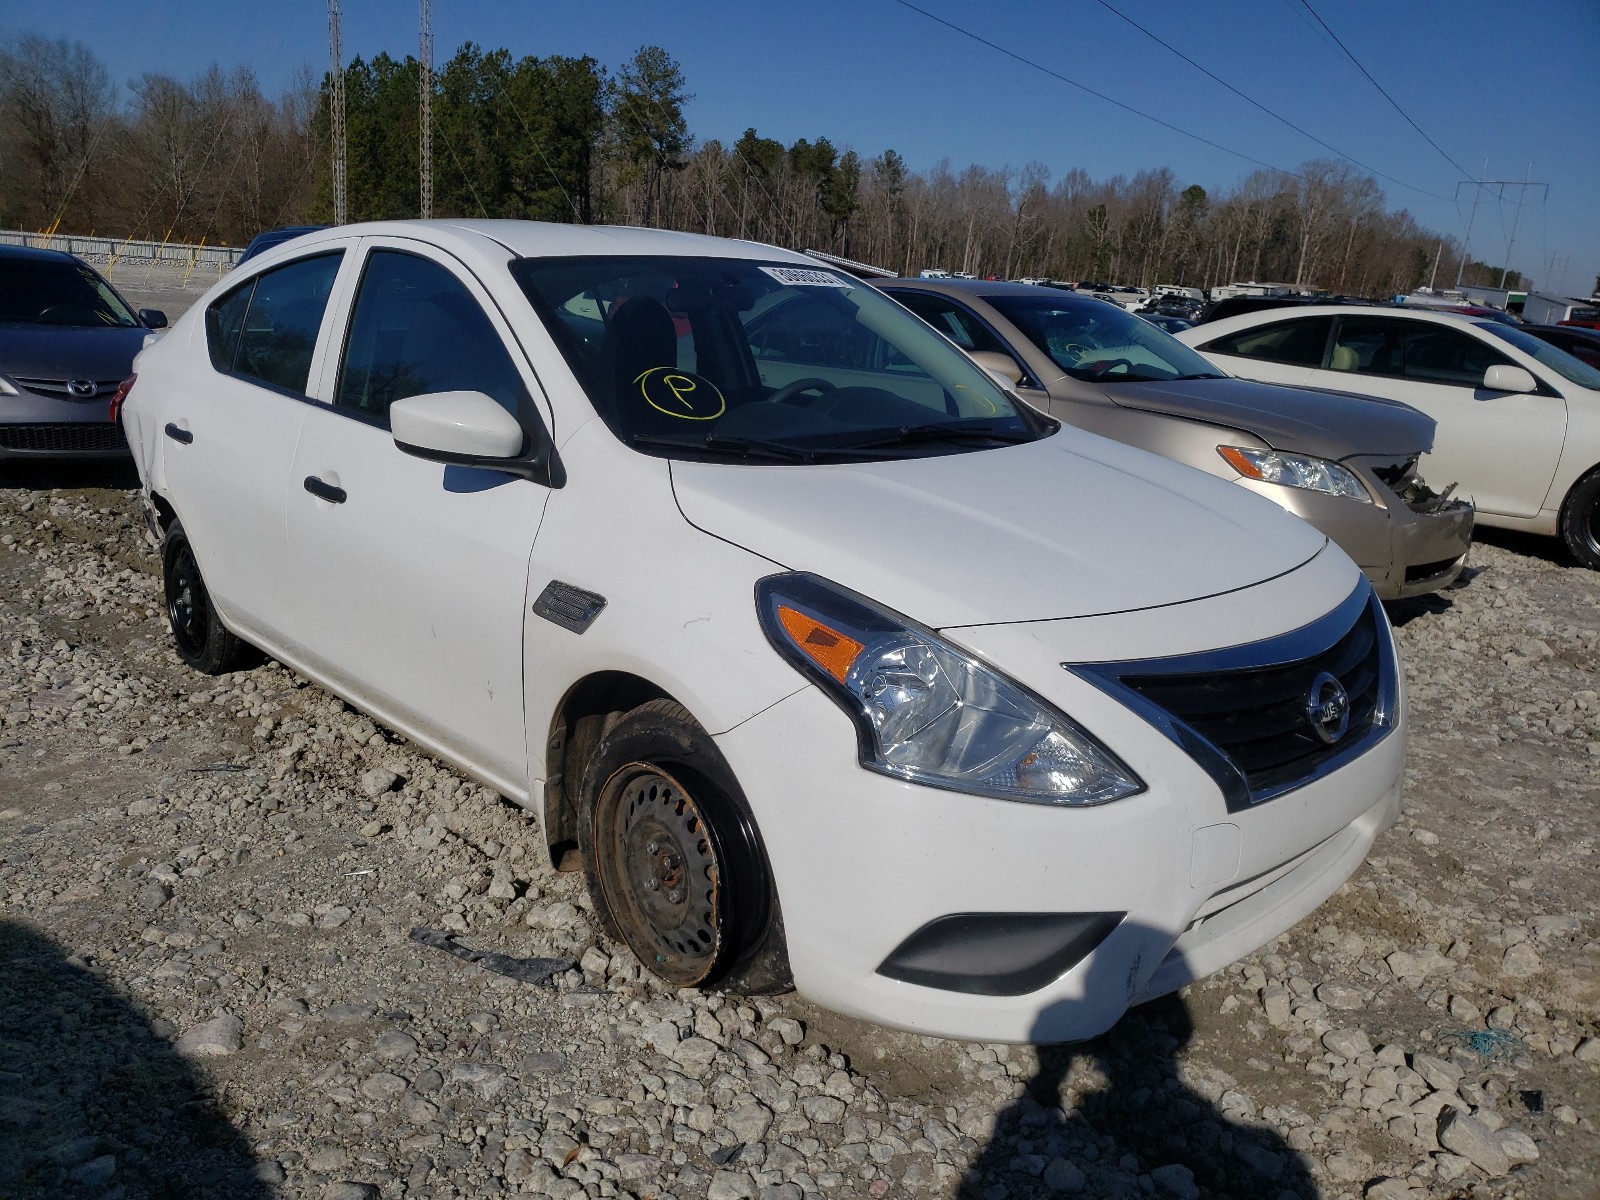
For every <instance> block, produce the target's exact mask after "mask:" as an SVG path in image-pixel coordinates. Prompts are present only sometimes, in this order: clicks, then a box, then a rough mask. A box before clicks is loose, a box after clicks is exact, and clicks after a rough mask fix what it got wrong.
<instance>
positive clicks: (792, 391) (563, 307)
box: [512, 257, 1056, 461]
mask: <svg viewBox="0 0 1600 1200" xmlns="http://www.w3.org/2000/svg"><path fill="white" fill-rule="evenodd" d="M512 273H513V274H514V275H515V277H516V279H517V281H518V282H519V283H520V284H521V286H522V288H523V291H524V292H525V293H526V294H527V296H528V298H529V299H530V301H531V302H532V303H533V305H534V307H535V309H536V310H537V311H538V313H539V315H540V316H541V318H542V319H543V320H544V323H545V325H546V327H547V328H548V329H549V330H550V333H551V336H552V337H553V338H554V339H555V342H556V344H557V346H558V347H560V349H561V352H562V354H563V356H564V357H565V358H566V361H567V363H568V365H569V366H570V367H571V368H572V372H573V374H574V375H575V376H576V377H577V378H578V381H579V382H580V383H581V384H582V386H583V388H584V391H585V393H586V394H587V395H588V397H589V400H590V401H591V403H593V405H594V407H595V411H596V412H598V413H599V414H600V416H601V417H602V418H603V419H604V420H605V422H606V424H607V425H608V426H609V427H610V428H611V430H612V431H613V432H614V433H615V434H616V435H617V436H618V437H619V438H620V439H622V440H623V441H624V442H627V443H628V444H630V445H632V446H634V447H635V448H636V449H639V450H641V451H644V452H646V453H654V454H665V455H668V456H691V457H706V456H713V457H717V456H726V455H738V456H741V457H748V458H755V459H770V460H776V461H812V460H823V459H827V460H837V459H839V458H851V459H859V458H891V457H899V456H902V455H905V454H909V453H916V454H935V453H954V452H958V451H962V450H975V449H984V448H987V447H990V446H994V445H1000V444H1005V443H1009V442H1019V441H1032V440H1033V439H1034V438H1037V437H1040V436H1043V435H1044V434H1047V433H1049V432H1052V431H1053V430H1054V429H1055V428H1056V426H1055V424H1054V423H1053V422H1051V421H1049V420H1048V418H1044V417H1042V416H1040V415H1039V414H1038V413H1035V412H1034V411H1033V410H1031V409H1028V408H1027V407H1026V406H1024V405H1022V404H1020V403H1019V402H1017V401H1014V400H1013V399H1012V398H1011V397H1010V396H1009V395H1008V394H1007V392H1006V391H1005V390H1004V389H1003V388H1002V387H1001V386H1000V385H999V384H998V383H997V382H996V381H995V380H994V379H993V378H992V377H991V376H990V375H989V374H988V373H987V372H985V371H983V370H981V369H980V368H979V367H977V366H976V365H975V364H974V363H973V362H972V361H971V360H970V359H968V358H967V357H966V356H965V355H964V354H962V353H961V352H960V351H959V350H957V349H956V348H955V347H953V346H952V345H950V343H949V342H947V341H946V340H945V339H944V338H942V337H940V336H939V335H938V334H937V333H935V332H934V331H933V330H932V329H930V328H928V326H927V325H925V324H924V323H923V322H922V321H921V320H919V319H918V318H917V317H915V316H913V315H912V314H910V313H908V312H907V311H906V310H905V309H903V308H901V307H900V306H899V305H898V304H896V303H894V302H893V301H892V300H890V299H888V298H887V297H885V296H884V295H882V294H881V293H879V292H877V291H876V290H874V289H873V288H870V287H867V286H866V285H864V284H862V283H861V282H860V281H859V280H855V279H852V278H850V277H849V276H847V275H843V274H840V273H838V272H835V271H832V270H828V269H825V268H821V267H815V268H814V267H804V266H796V265H793V264H788V263H761V262H754V261H748V260H743V259H713V258H677V257H672V258H665V257H662V258H656V257H648V258H647V257H639V258H620V257H617V258H611V257H605V258H567V259H523V260H521V261H519V262H517V263H515V264H513V266H512Z"/></svg>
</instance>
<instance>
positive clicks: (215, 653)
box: [115, 221, 1594, 1042]
mask: <svg viewBox="0 0 1600 1200" xmlns="http://www.w3.org/2000/svg"><path fill="white" fill-rule="evenodd" d="M923 274H924V276H927V275H928V274H929V272H924V273H923ZM1366 311H1369V312H1370V311H1373V310H1366ZM1262 315H1263V316H1264V317H1269V318H1271V319H1279V318H1281V314H1262ZM1294 315H1295V317H1296V318H1298V317H1300V316H1301V315H1302V314H1301V313H1300V312H1298V311H1297V312H1296V313H1295V314H1294ZM1305 315H1310V310H1307V312H1306V314H1305ZM1336 319H1337V320H1342V319H1344V313H1343V310H1339V313H1338V316H1337V317H1336ZM1434 319H1435V320H1439V321H1446V322H1452V323H1455V324H1459V325H1461V326H1463V327H1465V326H1469V325H1471V324H1472V322H1470V321H1468V320H1467V318H1464V317H1435V318H1434ZM1452 327H1454V326H1452ZM1493 328H1494V329H1495V330H1496V331H1497V332H1496V334H1495V336H1497V337H1500V338H1502V339H1504V338H1509V337H1518V338H1520V337H1522V336H1523V335H1521V334H1520V333H1518V332H1517V331H1514V330H1506V329H1503V328H1502V327H1499V326H1495V327H1493ZM1198 332H1204V333H1205V334H1206V335H1207V336H1208V337H1209V336H1211V335H1214V334H1216V333H1218V332H1221V333H1223V334H1227V333H1229V332H1231V331H1230V330H1229V329H1226V328H1221V327H1219V326H1204V327H1200V328H1199V329H1197V330H1192V331H1188V332H1187V333H1185V335H1184V336H1185V338H1188V337H1190V335H1191V334H1193V333H1198ZM1302 336H1303V337H1309V336H1310V335H1302ZM1529 341H1530V343H1531V342H1532V339H1529ZM1340 344H1343V343H1340ZM1533 344H1536V345H1538V346H1541V347H1543V351H1542V352H1541V353H1544V354H1545V355H1546V358H1547V359H1548V360H1549V361H1548V362H1546V363H1544V365H1543V368H1542V369H1544V370H1545V371H1547V372H1554V374H1555V375H1556V376H1558V377H1562V378H1565V376H1563V374H1562V372H1563V370H1564V368H1562V367H1560V366H1550V365H1549V362H1554V361H1556V360H1557V359H1559V360H1563V361H1570V360H1567V357H1566V356H1565V355H1564V354H1562V352H1561V351H1559V350H1556V349H1555V348H1554V347H1550V346H1546V345H1545V344H1544V343H1533ZM1350 345H1352V346H1357V342H1355V341H1352V342H1350ZM1360 345H1365V343H1364V342H1363V343H1360ZM1514 348H1515V347H1514ZM1357 350H1358V355H1359V346H1357ZM1211 353H1213V350H1212V348H1210V347H1209V345H1208V346H1205V347H1201V348H1200V349H1198V350H1197V349H1196V348H1193V347H1191V346H1188V345H1185V344H1184V343H1183V342H1181V341H1178V340H1175V339H1174V338H1172V337H1170V336H1168V335H1167V334H1166V333H1164V332H1162V331H1161V330H1160V329H1158V328H1156V327H1155V326H1154V325H1152V324H1151V323H1150V322H1148V321H1146V320H1144V319H1143V318H1141V317H1138V316H1135V315H1133V314H1132V313H1130V312H1126V311H1124V310H1122V309H1121V308H1120V307H1117V306H1114V305H1112V304H1107V303H1105V302H1103V301H1102V300H1099V299H1095V298H1092V297H1090V296H1085V295H1072V294H1070V293H1069V292H1065V291H1061V290H1058V289H1053V288H1052V289H1047V288H1042V287H1038V286H1032V285H1025V284H1007V283H1000V282H989V281H977V280H960V279H956V278H945V277H935V278H922V279H895V280H882V281H878V282H877V284H876V286H874V285H869V284H867V283H865V282H863V281H862V280H859V279H856V278H852V277H851V276H849V275H846V274H843V273H842V272H840V271H838V270H836V269H833V268H832V267H829V266H826V265H821V264H819V263H818V262H817V261H816V260H814V259H810V258H807V257H804V256H801V255H798V254H793V253H789V252H787V251H782V250H778V249H775V248H768V247H758V246H752V245H751V244H749V243H746V242H735V241H726V240H722V239H717V238H710V237H699V236H693V235H686V234H680V233H673V232H664V231H653V230H620V229H604V230H601V229H593V228H585V227H580V226H565V225H541V224H535V223H528V222H513V221H476V222H474V221H451V222H393V223H378V224H370V225H355V226H347V227H341V228H330V229H324V230H313V231H309V232H303V233H300V234H299V235H298V236H295V237H294V238H292V239H289V240H286V241H284V242H282V243H281V244H279V245H277V246H274V247H271V248H269V249H266V250H264V251H263V252H261V253H260V254H259V255H257V256H253V257H251V258H250V259H249V261H247V262H245V263H243V264H241V265H240V266H239V267H238V268H236V269H235V271H234V272H233V273H232V274H230V275H229V276H228V277H227V278H226V279H224V280H222V281H220V282H219V283H218V284H217V285H216V286H215V287H214V288H212V289H211V290H210V291H209V292H208V293H207V294H206V295H205V296H204V297H203V298H202V299H201V300H200V301H199V302H198V303H196V304H195V305H194V307H193V308H191V309H190V310H189V311H188V312H187V313H186V314H185V315H184V316H183V317H182V318H180V319H179V320H178V321H177V323H176V324H175V326H174V328H173V329H172V330H171V331H170V332H169V333H167V334H165V335H164V336H162V337H160V338H159V339H154V340H152V341H151V342H149V344H147V345H146V346H145V348H144V350H143V351H142V353H140V354H139V356H138V359H137V361H136V363H135V371H136V375H135V377H134V378H133V379H132V380H131V385H130V386H127V387H124V388H123V389H121V391H120V392H119V395H120V396H121V397H123V401H122V404H121V408H120V412H119V413H118V414H117V415H116V418H115V419H116V420H117V421H118V422H120V425H121V427H122V428H124V429H126V431H127V436H128V442H129V445H130V447H131V450H132V453H133V457H134V461H135V463H136V465H137V468H138V472H139V477H140V481H141V490H142V494H143V498H144V501H145V506H146V511H147V515H148V518H149V521H150V526H151V531H152V534H153V536H155V537H156V538H157V539H158V540H159V542H160V545H161V558H162V568H163V583H164V588H165V596H166V607H167V614H168V618H169V623H170V625H171V628H172V634H173V638H174V643H175V646H176V648H177V651H178V653H179V655H180V656H181V657H182V658H183V660H184V661H185V662H187V663H188V664H190V665H191V666H192V667H194V668H195V669H197V670H200V671H203V672H208V673H220V672H224V671H227V670H230V669H232V668H233V667H234V666H236V665H237V664H239V663H240V662H241V661H242V659H243V656H244V654H245V652H246V650H247V648H248V647H251V646H253V647H257V648H259V649H260V650H263V651H265V652H267V653H269V654H271V655H273V656H274V657H276V658H278V659H280V660H281V661H283V662H284V663H286V664H288V665H290V666H291V667H293V668H294V669H295V670H297V671H299V672H301V673H303V674H305V675H306V676H308V677H310V678H312V679H315V680H317V681H319V682H320V683H321V684H322V685H323V686H325V687H327V688H328V689H329V690H330V691H332V692H334V693H336V694H338V695H340V696H342V697H344V698H345V699H346V700H348V701H349V702H350V703H352V704H354V705H356V706H358V707H360V708H361V709H363V710H364V711H366V712H368V713H370V714H372V715H373V716H374V717H376V718H378V719H380V720H382V721H383V722H385V723H386V724H388V725H389V726H391V727H392V728H394V729H396V730H398V731H400V732H401V733H403V734H405V735H406V736H408V737H410V738H411V739H413V740H414V741H416V742H417V743H419V744H420V745H422V746H425V747H427V748H428V749H430V750H431V751H433V752H434V753H436V754H438V755H440V756H441V757H443V758H445V759H447V760H449V761H451V762H452V763H454V764H456V765H457V766H458V767H460V768H461V769H462V770H464V771H466V772H467V773H468V774H469V775H471V776H473V777H474V778H476V779H478V780H480V781H481V782H483V783H484V784H485V785H486V786H489V787H492V788H494V789H496V790H497V791H499V792H500V793H501V794H502V795H504V796H506V797H507V798H509V799H510V800H512V801H513V802H515V803H518V804H520V805H522V806H524V807H525V808H527V809H528V810H529V812H530V813H531V814H532V815H533V816H534V817H535V818H536V820H537V828H538V829H539V831H540V833H541V835H542V838H543V848H544V849H545V850H546V851H547V852H548V854H549V857H550V859H551V861H552V862H560V861H562V859H563V858H564V857H565V854H566V852H567V851H568V850H574V851H576V859H577V861H579V862H581V864H582V869H583V870H584V872H585V874H586V878H587V882H588V885H589V890H590V895H591V897H592V899H593V901H594V907H595V910H596V912H597V913H598V914H599V917H600V919H601V921H602V923H603V924H604V927H605V929H606V931H607V933H608V935H609V936H611V937H612V938H614V939H615V940H617V941H619V942H621V943H623V944H625V945H627V946H628V947H629V948H630V949H631V950H632V951H633V953H634V954H635V955H636V956H637V957H638V958H639V960H640V962H641V963H642V964H644V965H645V966H646V967H647V968H648V969H650V970H652V971H654V972H655V973H656V974H657V975H659V976H660V977H662V978H663V979H665V980H667V981H668V982H670V983H673V984H677V985H680V986H700V987H710V986H720V987H727V988H732V989H736V990H741V989H742V990H747V991H768V990H778V989H782V988H786V987H788V986H791V985H792V986H795V987H798V988H799V989H800V990H801V991H802V992H804V993H806V994H807V995H809V996H810V997H811V998H813V999H815V1000H817V1001H818V1002H820V1003H823V1004H825V1005H828V1006H830V1007H833V1008H836V1009H839V1010H841V1011H844V1012H847V1013H852V1014H855V1015H858V1016H862V1017H866V1018H868V1019H872V1020H876V1021H880V1022H883V1023H886V1024H891V1025H897V1026H901V1027H904V1028H907V1029H912V1030H916V1031H919V1032H923V1033H928V1034H936V1035H940V1036H948V1037H960V1038H965V1039H982V1040H1014V1041H1035V1042H1050V1041H1062V1040H1075V1039H1079V1038H1083V1037H1088V1036H1092V1035H1094V1034H1096V1033H1098V1032H1101V1031H1103V1030H1104V1029H1106V1028H1108V1027H1109V1026H1110V1025H1111V1024H1112V1023H1114V1022H1115V1021H1116V1020H1117V1019H1118V1017H1119V1016H1120V1015H1121V1013H1122V1012H1123V1011H1124V1010H1125V1009H1126V1008H1127V1006H1129V1005H1130V1004H1133V1003H1137V1002H1139V1001H1141V1000H1144V999H1149V998H1152V997H1155V996H1159V995H1162V994H1165V993H1167V992H1170V991H1172V990H1173V989H1175V988H1178V987H1180V986H1182V985H1183V984H1184V983H1186V982H1188V981H1190V980H1192V979H1195V978H1198V977H1199V976H1201V975H1204V974H1206V973H1208V972H1210V971H1213V970H1215V969H1217V968H1219V967H1220V966H1222V965H1224V964H1226V963H1228V962H1230V961H1232V960H1233V959H1235V958H1237V957H1238V956H1239V955H1241V954H1244V953H1247V952H1248V951H1250V950H1251V949H1253V948H1255V947H1257V946H1260V945H1261V944H1263V943H1264V942H1266V941H1268V940H1270V939H1271V938H1273V937H1275V936H1276V935H1277V934H1278V933H1280V932H1282V931H1283V930H1284V929H1286V928H1288V927H1289V926H1290V925H1292V924H1294V923H1295V922H1296V921H1298V920H1300V919H1301V918H1302V917H1304V916H1305V915H1306V914H1307V913H1309V912H1310V911H1311V910H1312V909H1314V908H1315V907H1316V906H1317V905H1318V904H1320V903H1321V902H1322V900H1323V899H1325V898H1326V897H1327V896H1328V895H1330V894H1331V893H1332V892H1333V891H1334V890H1335V889H1336V888H1337V887H1338V886H1339V885H1340V884H1341V883H1342V882H1343V881H1344V880H1345V879H1346V878H1347V877H1348V876H1349V875H1350V874H1351V872H1353V871H1354V870H1355V868H1356V867H1357V866H1358V865H1359V864H1360V862H1361V861H1362V859H1363V857H1364V856H1365V854H1366V852H1367V849H1368V848H1369V847H1370V845H1371V844H1372V841H1373V839H1374V838H1375V837H1376V836H1377V835H1378V834H1379V833H1380V832H1381V831H1382V830H1383V829H1385V828H1387V827H1388V825H1389V824H1391V823H1392V822H1393V821H1394V819H1395V817H1396V815H1397V813H1398V805H1399V795H1400V786H1401V778H1402V773H1403V768H1404V757H1405V736H1406V733H1405V730H1406V714H1405V694H1404V683H1403V676H1402V673H1401V672H1400V670H1399V669H1398V663H1397V658H1396V651H1395V646H1394V642H1393V639H1392V636H1391V632H1390V629H1389V625H1388V621H1387V617H1386V615H1385V612H1384V609H1383V607H1382V604H1381V603H1380V601H1381V599H1383V598H1390V597H1397V596H1405V595H1414V594H1417V593H1420V592H1426V591H1429V590H1432V589H1436V588H1438V587H1441V586H1444V585H1445V584H1447V583H1449V582H1450V581H1451V580H1453V579H1454V578H1456V576H1457V574H1458V573H1459V572H1460V570H1461V567H1462V565H1463V563H1464V561H1465V556H1466V554H1467V551H1468V546H1469V543H1470V537H1471V532H1472V528H1473V522H1474V512H1473V508H1472V505H1471V504H1470V503H1468V502H1466V499H1467V498H1470V497H1475V496H1476V495H1477V494H1478V493H1477V491H1475V490H1474V489H1475V488H1478V487H1481V486H1482V485H1479V484H1477V483H1476V482H1475V479H1476V476H1474V477H1473V481H1469V479H1468V478H1467V474H1468V472H1469V471H1477V470H1478V469H1479V467H1480V465H1481V464H1480V463H1479V462H1478V461H1477V460H1476V459H1474V458H1471V457H1470V456H1468V457H1465V458H1462V457H1460V456H1457V457H1455V458H1452V459H1450V460H1449V462H1448V465H1447V470H1446V473H1450V472H1454V471H1455V470H1457V469H1458V464H1459V469H1460V470H1461V471H1462V477H1461V478H1460V480H1459V481H1457V480H1456V479H1454V478H1450V479H1446V478H1445V477H1444V475H1441V474H1440V468H1439V462H1438V452H1439V450H1440V449H1441V448H1442V447H1443V446H1444V444H1445V436H1444V432H1445V418H1444V417H1443V416H1441V415H1439V414H1437V413H1434V412H1430V411H1427V410H1426V406H1418V408H1423V409H1424V411H1418V408H1413V407H1409V406H1408V405H1407V404H1405V403H1402V402H1400V401H1399V400H1398V399H1395V398H1382V397H1376V398H1375V397H1374V395H1373V394H1371V389H1369V388H1368V387H1366V386H1362V387H1360V388H1359V389H1356V390H1359V391H1362V392H1367V393H1368V394H1367V395H1352V394H1349V393H1348V392H1342V391H1340V390H1338V389H1336V388H1332V387H1328V386H1327V385H1325V384H1324V385H1322V389H1321V390H1312V389H1310V388H1307V387H1303V386H1287V383H1288V382H1289V381H1283V382H1281V383H1280V382H1260V381H1256V382H1252V381H1249V380H1246V379H1240V378H1235V377H1233V375H1232V374H1230V370H1229V368H1227V367H1223V366H1220V365H1218V360H1217V359H1216V358H1208V357H1207V356H1206V355H1208V354H1211ZM1518 355H1519V357H1518V358H1517V359H1516V360H1515V361H1516V362H1517V363H1520V362H1521V360H1522V359H1523V358H1530V359H1532V360H1533V361H1534V362H1535V363H1539V362H1540V359H1539V354H1538V353H1534V352H1529V351H1526V350H1525V349H1524V350H1519V351H1518ZM1550 356H1555V358H1551V357H1550ZM1326 357H1327V355H1326V353H1324V354H1323V358H1324V359H1325V358H1326ZM1262 361H1267V360H1262ZM1319 361H1321V360H1319ZM1339 361H1340V362H1344V361H1345V359H1344V357H1343V356H1340V358H1339ZM1254 363H1255V360H1250V361H1249V363H1247V364H1246V365H1248V366H1250V367H1251V369H1252V370H1253V369H1254ZM1574 366H1575V367H1576V368H1578V369H1579V370H1583V369H1585V368H1582V364H1576V363H1575V364H1574ZM1527 373H1528V374H1529V375H1530V377H1531V379H1532V381H1533V386H1532V388H1531V389H1529V390H1527V391H1525V392H1521V393H1517V394H1518V395H1523V396H1528V395H1532V394H1533V393H1535V392H1539V391H1540V389H1541V388H1542V387H1544V386H1545V384H1544V382H1543V380H1544V376H1543V375H1534V374H1533V373H1532V370H1531V368H1528V369H1527ZM1479 375H1480V378H1481V379H1483V380H1484V381H1486V382H1494V383H1497V384H1499V385H1501V386H1502V387H1506V388H1510V389H1511V390H1514V388H1513V387H1512V385H1520V384H1521V383H1522V382H1523V381H1522V380H1520V379H1519V378H1517V377H1516V376H1514V375H1509V374H1505V373H1501V374H1498V375H1496V374H1493V372H1490V373H1489V375H1487V376H1486V375H1485V373H1484V371H1482V370H1480V371H1479ZM1351 379H1352V382H1359V383H1362V384H1363V385H1365V382H1366V379H1365V377H1364V376H1361V375H1360V372H1354V373H1352V375H1351ZM1570 382H1572V383H1573V386H1579V385H1578V383H1577V381H1570ZM1581 386H1583V387H1592V386H1594V385H1592V384H1582V385H1581ZM1436 443H1437V445H1436ZM1152 451H1153V453H1152ZM1194 468H1199V469H1194ZM1553 470H1555V473H1556V474H1557V475H1560V474H1561V472H1562V471H1563V470H1565V468H1564V467H1562V468H1553ZM1424 473H1425V474H1424ZM1425 478H1426V479H1427V482H1425V481H1424V479H1425ZM1453 482H1459V486H1458V487H1457V488H1456V490H1457V491H1459V492H1460V493H1462V497H1463V498H1457V497H1456V496H1455V495H1453V494H1452V489H1451V487H1450V486H1449V485H1450V484H1451V483H1453ZM1301 518H1304V519H1301ZM843 880H848V881H849V883H848V886H847V887H846V886H842V884H841V881H843Z"/></svg>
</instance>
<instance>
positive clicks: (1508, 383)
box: [1483, 363, 1539, 392]
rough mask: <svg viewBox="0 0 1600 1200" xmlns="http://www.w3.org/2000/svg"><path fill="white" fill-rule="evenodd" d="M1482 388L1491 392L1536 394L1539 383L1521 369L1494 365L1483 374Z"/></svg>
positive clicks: (1499, 364)
mask: <svg viewBox="0 0 1600 1200" xmlns="http://www.w3.org/2000/svg"><path fill="white" fill-rule="evenodd" d="M1483 386H1484V389H1485V390H1486V391H1491V392H1536V391H1538V390H1539V381H1538V380H1537V379H1535V378H1534V377H1533V376H1532V375H1531V374H1529V373H1528V371H1527V370H1526V369H1524V368H1522V367H1513V366H1510V365H1508V364H1506V363H1496V364H1495V365H1494V366H1492V367H1490V368H1489V369H1488V370H1487V371H1485V372H1484V373H1483Z"/></svg>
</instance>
